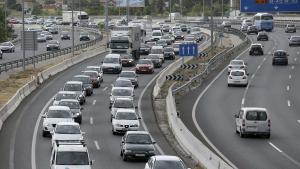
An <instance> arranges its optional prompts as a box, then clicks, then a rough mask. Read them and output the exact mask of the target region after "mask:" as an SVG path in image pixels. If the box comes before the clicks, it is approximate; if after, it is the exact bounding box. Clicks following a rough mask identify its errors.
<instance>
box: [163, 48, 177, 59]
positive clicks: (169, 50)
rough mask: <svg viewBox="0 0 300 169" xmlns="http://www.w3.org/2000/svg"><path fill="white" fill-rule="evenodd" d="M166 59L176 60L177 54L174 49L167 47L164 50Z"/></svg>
mask: <svg viewBox="0 0 300 169" xmlns="http://www.w3.org/2000/svg"><path fill="white" fill-rule="evenodd" d="M164 58H165V59H168V60H174V59H175V52H174V49H173V47H165V48H164Z"/></svg>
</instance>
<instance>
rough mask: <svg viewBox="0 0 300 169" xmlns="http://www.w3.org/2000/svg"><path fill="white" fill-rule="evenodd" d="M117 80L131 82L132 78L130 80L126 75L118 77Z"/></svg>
mask: <svg viewBox="0 0 300 169" xmlns="http://www.w3.org/2000/svg"><path fill="white" fill-rule="evenodd" d="M116 81H129V82H131V80H129V79H128V78H124V77H118V79H117V80H116Z"/></svg>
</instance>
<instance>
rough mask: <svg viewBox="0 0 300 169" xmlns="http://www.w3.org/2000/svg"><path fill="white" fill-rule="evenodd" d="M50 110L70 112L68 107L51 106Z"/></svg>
mask: <svg viewBox="0 0 300 169" xmlns="http://www.w3.org/2000/svg"><path fill="white" fill-rule="evenodd" d="M49 110H67V111H69V110H70V108H69V107H68V106H50V107H49Z"/></svg>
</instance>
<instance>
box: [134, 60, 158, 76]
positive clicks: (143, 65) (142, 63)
mask: <svg viewBox="0 0 300 169" xmlns="http://www.w3.org/2000/svg"><path fill="white" fill-rule="evenodd" d="M135 72H136V73H151V74H152V73H153V72H154V65H153V63H152V61H151V60H150V59H140V60H139V62H138V63H137V64H136V66H135Z"/></svg>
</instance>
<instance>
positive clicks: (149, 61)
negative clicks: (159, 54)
mask: <svg viewBox="0 0 300 169" xmlns="http://www.w3.org/2000/svg"><path fill="white" fill-rule="evenodd" d="M151 63H152V62H151V60H145V59H144V60H143V59H141V60H139V62H138V64H151Z"/></svg>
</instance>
